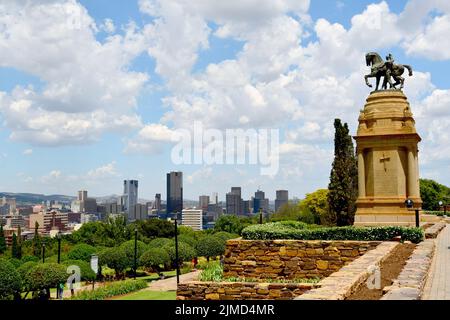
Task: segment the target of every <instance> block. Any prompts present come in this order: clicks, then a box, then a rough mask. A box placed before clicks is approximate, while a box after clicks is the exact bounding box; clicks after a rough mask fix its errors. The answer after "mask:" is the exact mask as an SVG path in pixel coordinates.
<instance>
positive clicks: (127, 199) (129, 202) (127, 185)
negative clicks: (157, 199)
mask: <svg viewBox="0 0 450 320" xmlns="http://www.w3.org/2000/svg"><path fill="white" fill-rule="evenodd" d="M137 203H138V181H137V180H124V181H123V211H124V212H125V213H126V214H127V216H128V217H131V215H132V210H133V209H134V206H135V205H136V204H137Z"/></svg>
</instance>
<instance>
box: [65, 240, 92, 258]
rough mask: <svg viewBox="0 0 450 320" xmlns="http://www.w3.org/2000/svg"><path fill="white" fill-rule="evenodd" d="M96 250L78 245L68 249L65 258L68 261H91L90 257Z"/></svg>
mask: <svg viewBox="0 0 450 320" xmlns="http://www.w3.org/2000/svg"><path fill="white" fill-rule="evenodd" d="M95 251H96V249H95V248H94V247H93V246H90V245H88V244H84V243H80V244H77V245H76V246H74V247H73V248H72V249H70V251H69V253H68V254H67V258H68V259H70V260H83V261H86V262H89V261H91V256H92V255H93V254H94V253H95Z"/></svg>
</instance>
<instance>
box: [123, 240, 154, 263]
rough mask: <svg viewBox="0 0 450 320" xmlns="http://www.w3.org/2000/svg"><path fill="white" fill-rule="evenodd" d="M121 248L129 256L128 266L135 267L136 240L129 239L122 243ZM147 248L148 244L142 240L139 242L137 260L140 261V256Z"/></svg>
mask: <svg viewBox="0 0 450 320" xmlns="http://www.w3.org/2000/svg"><path fill="white" fill-rule="evenodd" d="M120 249H121V250H123V252H124V253H125V255H126V257H127V267H128V268H133V267H134V240H129V241H126V242H124V243H122V244H121V245H120ZM146 250H147V245H146V244H145V243H144V242H142V241H138V242H137V257H136V258H137V261H139V257H140V256H141V255H142V254H143V253H144V252H145V251H146Z"/></svg>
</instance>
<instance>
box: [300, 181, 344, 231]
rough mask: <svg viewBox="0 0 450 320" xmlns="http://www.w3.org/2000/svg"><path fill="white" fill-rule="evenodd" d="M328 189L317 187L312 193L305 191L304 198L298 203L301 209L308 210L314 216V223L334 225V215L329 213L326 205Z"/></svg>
mask: <svg viewBox="0 0 450 320" xmlns="http://www.w3.org/2000/svg"><path fill="white" fill-rule="evenodd" d="M327 197H328V190H327V189H318V190H316V191H314V192H313V193H307V194H306V197H305V199H304V200H302V201H301V202H300V204H299V207H300V209H301V211H304V210H305V209H306V210H309V212H311V214H312V215H313V217H314V223H315V224H322V225H334V224H335V223H336V221H334V219H333V218H334V216H333V215H330V209H329V207H328V200H327Z"/></svg>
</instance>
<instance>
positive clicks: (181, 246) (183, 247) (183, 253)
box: [163, 241, 197, 264]
mask: <svg viewBox="0 0 450 320" xmlns="http://www.w3.org/2000/svg"><path fill="white" fill-rule="evenodd" d="M163 249H164V250H166V251H167V253H168V254H169V256H170V260H171V261H172V264H173V263H175V259H176V257H175V241H172V243H170V244H167V245H165V246H164V247H163ZM195 256H197V252H196V251H195V249H194V248H192V247H191V246H190V245H188V244H187V243H184V242H178V258H179V264H182V263H183V261H189V260H191V259H192V258H194V257H195Z"/></svg>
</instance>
